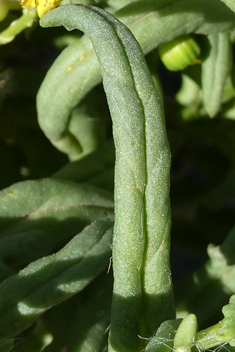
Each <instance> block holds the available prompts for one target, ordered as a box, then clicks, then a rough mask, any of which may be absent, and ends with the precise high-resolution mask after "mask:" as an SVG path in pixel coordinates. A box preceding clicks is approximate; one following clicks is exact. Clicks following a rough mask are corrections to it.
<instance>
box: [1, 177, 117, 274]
mask: <svg viewBox="0 0 235 352" xmlns="http://www.w3.org/2000/svg"><path fill="white" fill-rule="evenodd" d="M0 204H1V207H0V257H1V258H2V260H3V261H6V263H8V262H9V263H10V264H11V266H13V268H14V267H15V266H16V268H18V269H19V268H22V265H27V264H28V263H30V262H31V261H33V260H36V259H38V258H40V257H41V256H45V255H48V254H51V253H52V251H53V250H55V248H58V246H61V245H63V244H64V242H65V241H67V240H69V239H71V238H72V237H73V236H74V235H76V234H77V233H78V232H80V231H81V230H82V229H83V228H84V226H86V225H88V224H89V223H90V222H91V221H94V220H98V219H99V218H105V217H113V200H112V195H110V194H109V193H107V192H105V191H102V190H100V189H97V188H95V187H93V186H90V185H85V184H84V185H82V184H76V183H74V182H71V181H65V180H59V179H42V180H36V181H24V182H19V183H16V184H14V185H12V186H11V187H9V188H6V189H4V190H2V191H1V192H0Z"/></svg>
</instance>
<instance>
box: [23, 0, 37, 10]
mask: <svg viewBox="0 0 235 352" xmlns="http://www.w3.org/2000/svg"><path fill="white" fill-rule="evenodd" d="M21 5H22V6H23V7H24V8H26V9H32V8H34V7H35V6H36V3H35V0H21Z"/></svg>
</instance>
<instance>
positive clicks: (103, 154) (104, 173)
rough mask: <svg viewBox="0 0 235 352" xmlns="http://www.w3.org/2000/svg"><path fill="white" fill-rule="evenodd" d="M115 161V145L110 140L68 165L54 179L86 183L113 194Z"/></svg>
mask: <svg viewBox="0 0 235 352" xmlns="http://www.w3.org/2000/svg"><path fill="white" fill-rule="evenodd" d="M114 159H115V155H114V145H113V141H112V140H110V141H107V142H106V143H104V145H103V146H102V147H100V148H98V149H97V150H96V151H95V152H93V153H91V154H90V155H87V156H85V157H84V158H82V159H81V160H78V161H74V162H71V163H68V164H66V165H65V166H64V167H62V168H61V169H60V170H59V171H57V172H56V173H55V174H54V175H53V177H56V178H61V179H65V180H71V181H74V182H80V183H82V182H86V183H88V184H91V185H94V186H96V187H99V188H102V189H105V190H107V191H110V192H112V193H113V190H114V184H113V181H114Z"/></svg>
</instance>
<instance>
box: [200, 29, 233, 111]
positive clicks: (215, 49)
mask: <svg viewBox="0 0 235 352" xmlns="http://www.w3.org/2000/svg"><path fill="white" fill-rule="evenodd" d="M208 45H209V53H208V57H207V58H206V59H205V60H204V61H203V62H202V99H203V103H204V107H205V110H206V112H207V113H208V115H209V116H210V117H215V115H216V114H217V113H218V112H219V109H220V106H221V100H222V94H223V89H224V85H225V82H226V80H227V78H228V75H229V72H230V70H231V59H232V56H231V43H230V36H229V33H219V34H214V35H209V36H208Z"/></svg>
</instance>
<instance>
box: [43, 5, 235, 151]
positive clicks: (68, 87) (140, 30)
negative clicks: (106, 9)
mask: <svg viewBox="0 0 235 352" xmlns="http://www.w3.org/2000/svg"><path fill="white" fill-rule="evenodd" d="M116 15H117V18H119V19H120V20H121V21H122V22H123V23H125V24H126V25H128V27H129V28H130V29H131V31H132V32H133V34H134V35H135V37H136V38H137V40H138V42H139V43H140V45H141V47H142V50H143V52H144V53H145V54H147V53H148V52H150V51H151V50H153V49H154V48H156V47H157V46H158V45H159V44H161V43H164V42H166V41H170V40H172V39H174V38H175V37H178V36H180V35H184V34H188V33H191V32H196V33H199V34H210V33H211V34H212V33H213V34H214V33H218V32H221V31H225V30H229V29H230V28H232V27H234V26H235V14H234V13H233V12H231V11H230V10H229V9H228V8H227V7H226V6H225V5H224V4H223V3H222V2H221V1H220V0H207V1H206V2H205V0H178V1H173V0H161V1H156V0H145V1H135V2H133V3H132V4H130V5H128V6H126V7H125V8H124V9H122V10H120V11H119V12H117V14H116ZM100 81H101V75H100V69H99V64H98V61H97V58H96V55H95V53H94V50H93V48H92V44H91V42H90V40H89V39H88V38H87V36H83V37H82V38H81V39H80V40H79V42H78V43H75V44H73V45H71V46H69V47H68V48H66V49H65V50H64V51H63V52H62V53H61V55H60V56H59V57H58V58H57V59H56V61H55V63H54V64H53V65H52V67H51V69H50V70H49V72H48V73H47V75H46V78H45V80H44V81H43V84H42V86H41V88H40V90H39V92H38V96H37V110H38V119H39V124H40V126H41V128H42V130H43V131H44V133H45V134H46V136H47V137H48V138H49V139H50V140H51V141H52V142H53V143H55V142H56V143H60V141H61V144H60V147H61V149H63V148H64V149H63V150H64V152H66V153H69V150H70V148H71V150H70V152H71V151H73V152H76V150H77V153H78V155H79V154H80V152H81V150H80V144H79V141H78V140H77V139H76V137H75V136H74V135H73V133H72V132H71V131H70V134H68V133H67V132H66V131H68V126H69V119H70V114H71V112H72V110H73V108H74V107H75V106H76V105H77V104H78V103H79V102H80V101H81V99H82V98H83V97H84V96H85V95H86V94H87V92H89V91H90V90H91V89H92V88H93V87H94V86H96V85H97V84H98V83H99V82H100ZM69 141H70V142H69Z"/></svg>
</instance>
